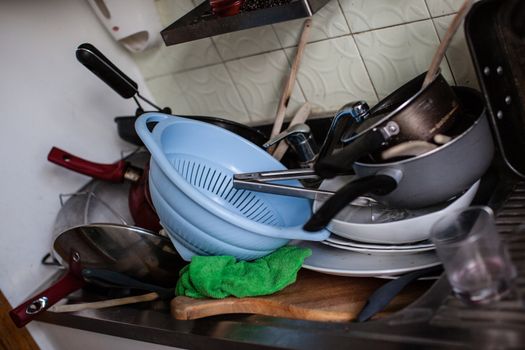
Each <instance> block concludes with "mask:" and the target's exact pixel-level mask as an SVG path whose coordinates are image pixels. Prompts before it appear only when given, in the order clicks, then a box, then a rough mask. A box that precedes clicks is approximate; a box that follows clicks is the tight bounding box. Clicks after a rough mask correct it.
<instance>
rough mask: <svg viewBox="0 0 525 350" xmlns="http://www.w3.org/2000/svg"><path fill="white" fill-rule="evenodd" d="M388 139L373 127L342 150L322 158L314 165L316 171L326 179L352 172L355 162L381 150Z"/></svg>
mask: <svg viewBox="0 0 525 350" xmlns="http://www.w3.org/2000/svg"><path fill="white" fill-rule="evenodd" d="M386 140H387V139H386V138H385V136H384V134H383V133H382V132H381V130H380V129H372V130H370V131H368V132H366V133H365V134H364V135H362V136H361V137H359V138H357V139H356V140H355V141H354V142H352V143H351V144H350V145H348V146H346V147H344V148H343V149H342V150H341V151H339V152H336V153H334V154H332V155H328V156H326V157H325V158H323V159H320V160H319V161H318V162H317V163H316V164H315V166H314V168H315V172H316V174H317V175H319V176H320V177H321V178H325V179H329V178H332V177H335V176H337V175H343V174H348V173H352V172H353V168H352V165H353V164H354V162H356V161H357V160H359V158H361V157H363V156H365V155H367V154H369V153H372V152H374V151H377V150H379V149H380V148H381V146H383V144H384V143H385V141H386Z"/></svg>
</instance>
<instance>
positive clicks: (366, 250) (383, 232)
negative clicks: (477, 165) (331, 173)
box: [294, 177, 479, 277]
mask: <svg viewBox="0 0 525 350" xmlns="http://www.w3.org/2000/svg"><path fill="white" fill-rule="evenodd" d="M348 181H349V179H348V178H347V177H338V178H335V179H332V180H326V181H324V182H323V184H322V185H321V187H320V188H321V189H324V190H330V191H336V190H337V189H339V188H340V187H341V186H343V185H344V184H345V183H347V182H348ZM478 187H479V181H478V182H476V183H475V184H474V185H472V187H471V188H470V189H468V190H467V191H465V192H464V193H463V194H462V195H460V196H458V197H456V198H454V199H451V200H450V201H448V202H447V203H444V204H441V205H437V206H434V207H431V208H425V209H418V210H405V211H390V212H388V211H389V210H388V209H386V210H385V211H386V212H387V214H389V218H388V217H387V218H386V219H385V215H380V219H379V220H381V221H377V215H376V214H373V215H371V214H370V210H369V209H367V208H365V207H355V206H347V207H346V208H345V209H344V210H342V211H341V212H340V213H339V214H338V215H337V216H336V217H335V218H334V219H333V220H332V221H331V222H330V224H329V225H328V226H327V228H328V230H329V231H330V232H332V235H331V236H330V237H329V238H328V239H327V240H326V241H323V242H300V241H297V242H294V244H296V245H299V246H301V247H305V248H310V249H311V250H312V256H310V257H309V258H307V259H306V260H305V262H304V264H303V267H304V268H307V269H310V270H315V271H319V272H323V273H328V274H334V275H341V276H363V277H364V276H367V277H378V276H395V275H400V274H403V273H407V272H411V271H415V270H419V269H423V268H427V267H431V266H435V265H439V264H440V261H439V259H438V257H437V256H436V254H435V252H434V246H433V244H432V242H430V241H429V236H430V228H431V227H432V224H433V223H434V222H436V221H437V220H438V219H439V218H441V217H443V216H445V215H447V214H449V213H451V212H452V211H455V210H457V209H460V208H465V207H467V206H469V205H470V203H471V202H472V199H473V198H474V196H475V194H476V192H477V190H478ZM321 205H322V202H321V201H315V202H314V205H313V210H314V211H316V210H317V209H318V208H319V207H320V206H321ZM375 212H376V213H379V214H381V211H380V210H379V211H378V210H375Z"/></svg>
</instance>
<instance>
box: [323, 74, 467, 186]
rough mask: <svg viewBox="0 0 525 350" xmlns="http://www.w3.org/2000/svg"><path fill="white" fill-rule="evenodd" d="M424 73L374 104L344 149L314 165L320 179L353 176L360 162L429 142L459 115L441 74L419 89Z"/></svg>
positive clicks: (351, 129) (349, 133)
mask: <svg viewBox="0 0 525 350" xmlns="http://www.w3.org/2000/svg"><path fill="white" fill-rule="evenodd" d="M424 78H425V73H423V74H421V75H419V76H417V77H415V78H413V79H412V80H410V81H409V82H407V83H406V84H404V85H403V86H401V87H400V88H399V89H397V90H396V91H394V92H393V93H392V94H390V95H389V96H387V97H386V98H385V99H383V100H382V101H380V102H379V103H378V104H376V105H375V106H374V107H373V108H372V109H371V110H370V111H369V115H368V117H366V119H365V120H364V121H363V122H362V123H353V124H351V125H350V127H349V128H348V129H347V131H346V132H345V134H344V135H343V137H342V138H341V142H342V143H343V144H346V145H347V146H345V147H343V149H342V150H341V151H340V152H337V153H334V154H332V155H327V156H326V157H323V158H322V159H319V160H318V162H317V163H316V164H315V171H316V173H317V174H318V175H319V176H321V177H322V178H331V177H334V176H336V175H339V174H345V173H346V174H347V173H351V172H352V165H353V163H354V162H355V161H357V160H358V159H359V158H361V157H363V156H366V155H368V154H373V153H374V152H377V151H380V150H382V149H385V148H387V147H391V146H393V145H397V144H400V143H403V142H407V141H415V140H417V141H432V139H433V138H434V136H436V135H438V134H443V133H446V131H447V130H448V129H449V128H450V127H451V126H452V125H453V124H454V120H455V119H456V117H457V116H458V115H460V114H461V108H460V103H459V101H458V98H457V96H456V94H455V93H454V90H453V89H452V87H451V86H450V85H449V84H448V83H447V81H446V80H445V78H443V76H442V75H441V74H437V75H436V76H435V77H434V80H433V81H432V82H431V83H430V84H429V85H428V86H426V87H425V88H423V89H421V85H422V84H423V80H424Z"/></svg>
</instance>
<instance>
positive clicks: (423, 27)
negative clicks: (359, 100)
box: [355, 20, 453, 98]
mask: <svg viewBox="0 0 525 350" xmlns="http://www.w3.org/2000/svg"><path fill="white" fill-rule="evenodd" d="M355 39H356V42H357V46H358V48H359V51H360V52H361V55H362V56H363V60H364V62H365V65H366V67H367V69H368V72H369V73H370V77H371V79H372V83H373V84H374V86H375V88H376V91H377V93H378V95H379V98H384V97H386V96H387V95H388V94H389V93H391V92H392V91H394V90H395V89H396V88H397V87H399V86H400V85H402V84H403V83H405V82H407V81H408V80H410V79H411V78H413V77H415V76H417V75H418V74H420V73H423V72H425V71H426V70H427V68H428V66H429V65H430V62H431V61H432V56H433V55H434V52H435V51H436V49H437V47H438V45H439V38H438V36H437V34H436V31H435V29H434V25H433V24H432V20H425V21H421V22H413V23H408V24H403V25H399V26H394V27H389V28H385V29H379V30H374V31H370V32H365V33H360V34H356V35H355ZM441 69H442V73H443V75H444V76H445V77H446V78H448V80H449V81H452V82H453V79H452V75H451V73H450V69H449V67H448V64H447V62H446V61H445V62H443V63H442V64H441Z"/></svg>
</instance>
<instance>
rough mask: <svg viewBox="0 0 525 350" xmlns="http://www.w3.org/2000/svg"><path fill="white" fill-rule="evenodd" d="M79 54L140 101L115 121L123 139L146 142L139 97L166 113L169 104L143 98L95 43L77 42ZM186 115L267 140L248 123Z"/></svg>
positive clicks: (122, 91) (126, 94) (113, 85)
mask: <svg viewBox="0 0 525 350" xmlns="http://www.w3.org/2000/svg"><path fill="white" fill-rule="evenodd" d="M76 57H77V59H78V61H79V62H80V63H82V64H83V65H84V66H85V67H86V68H88V69H89V70H90V71H91V72H92V73H93V74H95V75H96V76H98V77H99V78H100V79H101V80H102V81H104V82H105V83H106V84H107V85H108V86H109V87H111V88H112V89H113V90H114V91H115V92H117V93H118V94H119V95H120V96H122V97H123V98H125V99H128V98H133V99H134V100H135V102H136V103H137V105H138V107H139V108H138V109H137V113H136V115H135V116H126V117H117V118H115V122H116V123H117V130H118V134H119V135H120V137H121V138H123V139H124V140H126V141H128V142H131V143H134V144H136V145H139V146H142V145H143V143H142V141H141V140H140V138H139V137H138V135H137V133H136V131H135V120H136V119H137V117H138V116H139V115H140V114H142V113H144V110H143V109H142V107H141V105H140V103H139V101H138V99H137V98H140V99H141V100H143V101H145V102H146V103H148V104H149V105H151V106H153V107H154V108H155V109H157V110H158V111H159V112H163V113H166V114H170V113H171V109H170V108H163V109H161V108H160V107H158V106H156V105H155V104H154V103H152V102H151V101H149V100H147V99H146V98H144V97H143V96H142V95H141V94H140V93H139V90H138V84H137V83H136V82H134V81H133V80H132V79H131V78H129V77H128V76H127V75H126V74H124V73H123V72H122V71H121V70H120V69H118V68H117V67H116V66H115V65H114V64H113V63H112V62H111V61H110V60H108V59H107V57H106V56H104V55H103V54H102V53H101V52H100V51H99V50H97V48H95V46H93V45H91V44H89V43H84V44H82V45H80V46H78V48H77V50H76ZM177 116H179V117H183V118H189V119H194V120H200V121H203V122H206V123H210V124H214V125H217V126H219V127H221V128H224V129H226V130H229V131H231V132H233V133H235V134H237V135H239V136H241V137H244V138H245V139H247V140H249V141H250V142H252V143H254V144H256V145H258V146H261V145H262V144H263V143H265V142H266V141H267V140H268V137H267V136H266V135H264V134H263V133H262V132H261V131H259V130H257V129H254V128H252V127H249V126H247V125H244V124H241V123H238V122H234V121H231V120H227V119H222V118H217V117H208V116H189V115H177Z"/></svg>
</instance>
